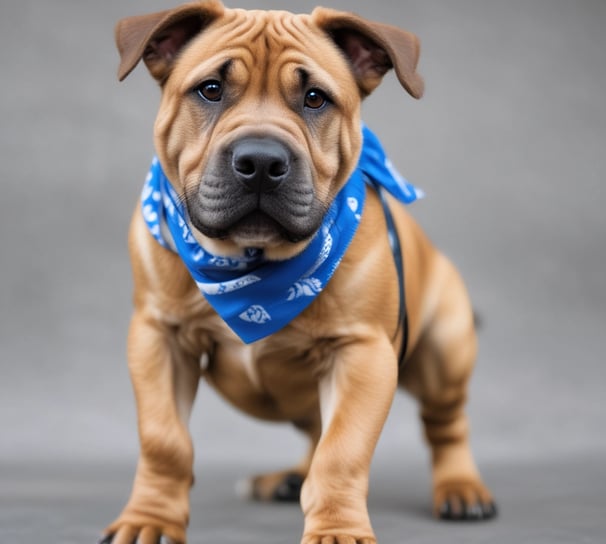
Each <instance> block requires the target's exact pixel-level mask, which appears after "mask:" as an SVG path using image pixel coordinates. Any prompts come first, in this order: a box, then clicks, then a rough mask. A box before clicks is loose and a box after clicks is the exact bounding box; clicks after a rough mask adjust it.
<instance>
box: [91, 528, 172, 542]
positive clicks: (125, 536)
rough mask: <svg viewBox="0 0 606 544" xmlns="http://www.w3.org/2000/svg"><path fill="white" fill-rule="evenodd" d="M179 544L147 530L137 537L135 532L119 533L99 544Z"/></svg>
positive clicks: (105, 538)
mask: <svg viewBox="0 0 606 544" xmlns="http://www.w3.org/2000/svg"><path fill="white" fill-rule="evenodd" d="M122 543H124V544H177V542H176V541H175V540H173V539H172V538H169V537H167V536H165V535H159V536H158V533H157V532H154V533H152V532H150V531H146V530H145V529H144V530H143V531H141V532H140V533H139V535H136V534H135V533H134V532H133V531H124V530H123V531H122V532H120V531H118V533H111V534H108V535H104V536H103V537H101V540H99V542H98V543H97V544H122Z"/></svg>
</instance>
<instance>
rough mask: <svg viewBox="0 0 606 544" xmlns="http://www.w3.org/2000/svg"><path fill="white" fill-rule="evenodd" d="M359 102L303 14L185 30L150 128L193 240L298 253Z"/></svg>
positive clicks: (265, 15)
mask: <svg viewBox="0 0 606 544" xmlns="http://www.w3.org/2000/svg"><path fill="white" fill-rule="evenodd" d="M277 36H279V39H276V37H277ZM359 103H360V94H359V91H358V88H357V86H356V84H355V81H354V78H353V76H352V74H351V72H350V70H349V68H348V65H347V62H346V60H345V58H344V57H343V56H342V55H341V54H340V52H339V50H338V49H337V48H336V47H335V45H334V44H333V42H331V41H330V40H329V39H328V38H327V36H326V35H325V34H324V33H323V32H321V31H320V30H319V29H318V28H317V27H315V26H314V25H313V23H312V21H311V18H310V17H309V16H295V15H292V14H287V13H282V12H280V13H276V12H244V11H238V12H230V13H229V16H227V15H225V16H223V17H221V18H220V19H218V20H217V21H215V22H214V23H213V24H211V25H210V26H209V27H208V28H206V29H205V30H204V31H203V32H201V33H200V34H199V35H198V36H197V37H195V38H194V39H193V40H192V41H191V42H190V43H189V45H188V46H187V48H186V49H185V50H184V51H183V53H182V55H181V56H180V58H179V60H178V61H177V63H176V65H175V67H174V70H173V71H172V73H171V75H170V77H169V78H168V80H167V81H166V83H165V85H164V91H163V100H162V105H161V108H160V113H159V115H158V118H157V121H156V127H155V136H156V146H157V150H158V152H159V154H160V157H161V160H162V163H163V165H171V166H172V168H171V170H172V172H171V173H170V174H168V173H167V174H168V175H169V178H170V179H171V180H178V182H179V187H178V190H179V192H180V193H181V194H182V195H183V198H184V200H185V202H186V204H187V209H188V211H189V216H190V220H191V223H192V225H193V226H194V227H195V229H196V230H197V231H198V232H199V234H200V235H201V236H198V238H199V239H200V241H201V243H202V244H203V245H204V246H206V247H207V248H209V249H212V250H214V252H216V253H219V254H234V253H240V252H241V251H242V249H243V248H249V247H256V248H264V249H265V252H266V254H267V255H268V256H269V257H270V258H271V257H272V256H273V257H274V258H285V257H289V256H291V255H293V254H295V253H297V252H299V251H300V250H301V249H302V248H303V247H304V245H305V243H306V242H307V241H309V240H310V238H311V237H312V236H313V235H314V234H315V232H316V231H317V230H318V228H319V226H320V224H321V221H322V218H323V215H324V214H325V212H326V210H327V208H328V207H329V206H330V202H331V201H332V199H333V197H334V196H335V194H336V192H337V190H338V188H340V186H341V185H342V184H343V183H344V182H345V180H346V179H347V177H348V175H349V174H350V173H351V170H352V169H353V168H354V166H355V160H356V157H357V154H358V151H359V146H360V136H359V128H358V123H359V117H358V109H359ZM173 165H174V166H173ZM209 246H210V247H209Z"/></svg>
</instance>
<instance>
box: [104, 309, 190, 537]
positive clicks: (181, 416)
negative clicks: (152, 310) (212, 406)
mask: <svg viewBox="0 0 606 544" xmlns="http://www.w3.org/2000/svg"><path fill="white" fill-rule="evenodd" d="M128 359H129V370H130V374H131V380H132V382H133V388H134V391H135V397H136V401H137V414H138V423H139V438H140V441H141V453H140V457H139V462H138V465H137V472H136V476H135V481H134V485H133V489H132V494H131V497H130V500H129V501H128V504H127V505H126V507H125V508H124V510H123V512H122V514H121V515H120V516H119V518H118V519H117V520H116V521H115V522H114V523H112V524H111V525H110V526H109V527H108V528H107V529H106V535H108V536H107V537H106V539H105V540H104V542H111V543H112V544H132V542H135V541H136V542H137V543H140V544H156V543H157V542H158V541H159V539H160V538H161V537H162V536H163V535H164V536H165V537H168V538H170V539H172V540H173V541H174V542H179V543H181V542H185V529H186V526H187V522H188V518H189V490H190V487H191V484H192V481H193V476H192V464H193V448H192V443H191V439H190V436H189V432H188V429H187V420H188V419H189V413H190V410H191V406H192V403H193V400H194V397H195V394H196V390H197V387H198V383H199V376H200V370H199V363H198V361H197V360H196V359H195V357H194V356H193V355H188V354H186V353H185V351H184V350H183V349H182V348H180V347H179V345H178V342H177V338H176V333H175V332H174V330H172V329H171V328H169V327H168V326H165V325H162V324H161V323H158V322H156V321H154V320H153V319H151V318H149V317H148V316H146V315H145V314H144V313H143V312H142V311H137V312H135V315H134V316H133V319H132V322H131V327H130V331H129V338H128Z"/></svg>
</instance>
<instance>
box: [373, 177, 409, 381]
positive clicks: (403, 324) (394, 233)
mask: <svg viewBox="0 0 606 544" xmlns="http://www.w3.org/2000/svg"><path fill="white" fill-rule="evenodd" d="M367 179H368V178H367ZM369 181H370V183H371V185H372V186H373V187H374V188H375V190H376V191H377V194H378V195H379V199H380V201H381V205H382V206H383V213H384V214H385V223H386V225H387V236H388V238H389V247H390V248H391V252H392V254H393V260H394V264H395V265H396V271H397V273H398V292H399V298H400V306H399V310H398V327H397V328H396V335H397V334H398V331H399V330H400V328H401V329H402V346H401V348H400V354H399V356H398V369H399V370H402V367H403V366H404V358H405V357H406V349H407V348H408V312H407V311H406V294H405V291H404V258H403V256H402V244H401V243H400V236H399V235H398V229H397V228H396V222H395V221H394V218H393V215H392V213H391V210H390V209H389V204H388V202H387V197H386V195H385V189H383V187H382V186H381V185H379V184H378V183H376V182H375V181H373V180H372V179H369Z"/></svg>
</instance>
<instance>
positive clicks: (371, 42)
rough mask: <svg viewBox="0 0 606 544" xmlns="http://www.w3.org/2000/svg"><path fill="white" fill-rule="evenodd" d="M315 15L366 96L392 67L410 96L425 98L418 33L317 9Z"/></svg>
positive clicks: (324, 9)
mask: <svg viewBox="0 0 606 544" xmlns="http://www.w3.org/2000/svg"><path fill="white" fill-rule="evenodd" d="M311 16H312V19H313V20H314V22H315V24H316V25H318V26H319V27H320V28H321V29H323V30H324V31H325V32H326V33H328V35H329V36H330V37H331V39H332V40H333V41H334V42H335V43H336V44H337V46H338V47H339V48H340V49H341V50H342V51H343V53H344V54H345V56H346V57H347V58H348V59H349V62H350V64H351V67H352V70H353V73H354V75H355V77H356V80H357V82H358V86H359V88H360V92H361V93H362V96H367V95H368V94H370V93H371V92H372V91H373V90H374V89H375V88H376V87H377V85H379V83H380V82H381V79H382V78H383V76H384V75H385V73H386V72H388V71H389V70H390V69H391V68H395V72H396V75H397V77H398V80H399V81H400V84H401V85H402V87H404V88H405V89H406V90H407V91H408V93H409V94H410V95H412V96H413V97H415V98H420V97H421V96H422V95H423V88H424V84H423V78H422V77H421V76H420V75H419V74H418V73H417V63H418V61H419V50H420V46H419V39H418V38H417V37H416V36H415V35H414V34H412V33H410V32H406V31H405V30H400V29H399V28H396V27H395V26H391V25H386V24H382V23H374V22H371V21H367V20H366V19H362V18H361V17H358V16H357V15H354V14H353V13H346V12H342V11H335V10H332V9H327V8H316V9H315V10H314V11H313V12H312V14H311Z"/></svg>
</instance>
